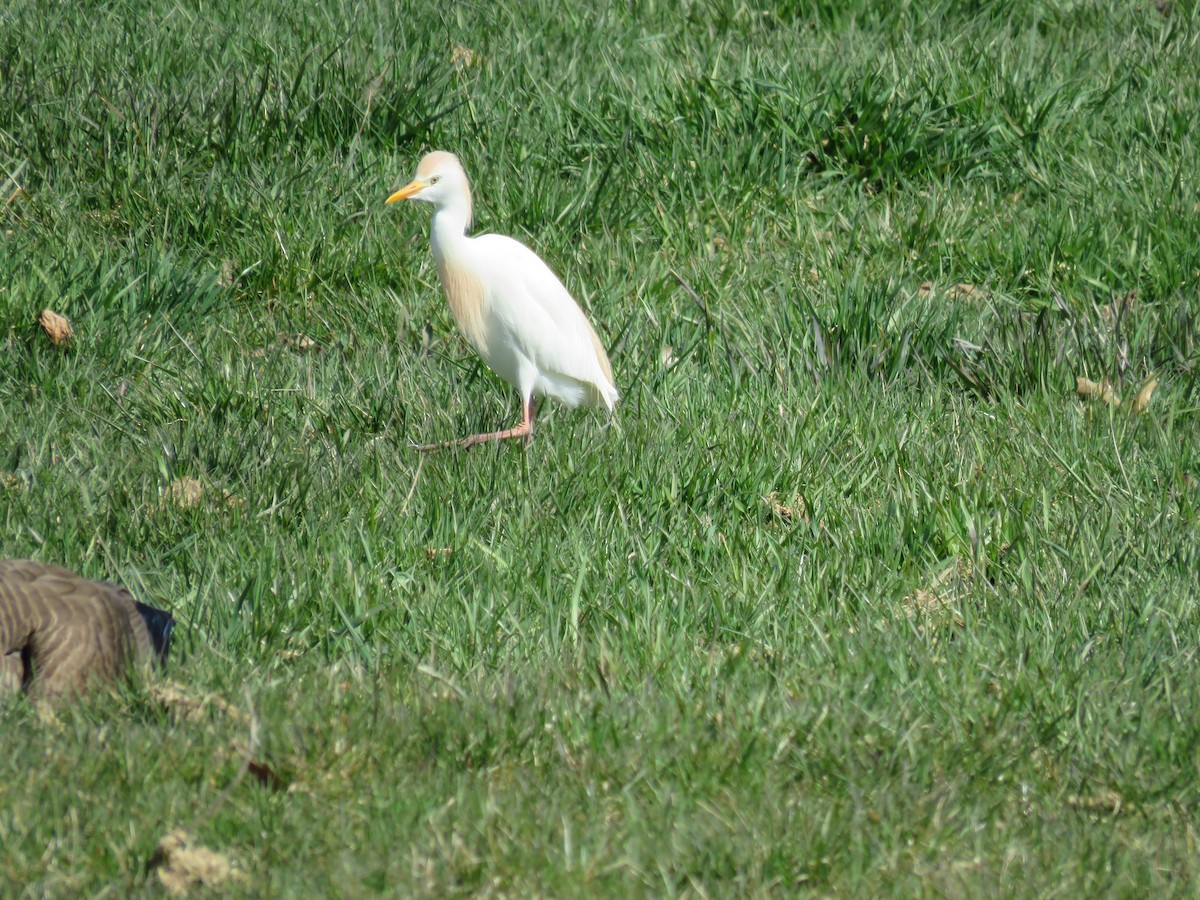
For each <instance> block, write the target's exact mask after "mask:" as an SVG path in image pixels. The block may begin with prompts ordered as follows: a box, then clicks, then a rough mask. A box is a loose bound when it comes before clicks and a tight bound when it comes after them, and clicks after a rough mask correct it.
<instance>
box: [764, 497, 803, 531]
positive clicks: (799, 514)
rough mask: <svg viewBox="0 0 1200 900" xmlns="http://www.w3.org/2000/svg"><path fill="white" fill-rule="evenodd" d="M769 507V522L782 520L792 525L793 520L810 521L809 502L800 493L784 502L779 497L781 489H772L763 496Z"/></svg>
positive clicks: (767, 514) (765, 503)
mask: <svg viewBox="0 0 1200 900" xmlns="http://www.w3.org/2000/svg"><path fill="white" fill-rule="evenodd" d="M763 504H764V505H765V506H766V508H767V512H766V516H767V521H769V522H781V523H783V524H786V525H790V524H791V523H792V522H798V521H804V522H807V521H809V515H808V503H807V502H806V501H805V499H804V498H803V497H801V496H800V495H799V494H796V495H795V496H794V497H792V499H791V500H788V501H787V502H784V501H783V500H781V499H779V491H771V492H770V493H768V494H767V495H766V496H765V497H763Z"/></svg>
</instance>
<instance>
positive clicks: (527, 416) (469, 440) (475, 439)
mask: <svg viewBox="0 0 1200 900" xmlns="http://www.w3.org/2000/svg"><path fill="white" fill-rule="evenodd" d="M536 412H537V407H536V405H535V404H534V403H533V401H532V400H531V401H529V402H525V401H522V402H521V424H520V425H515V426H513V427H512V428H505V429H504V430H503V431H488V432H485V433H483V434H473V435H471V436H470V437H465V438H459V439H458V440H455V441H442V442H441V443H438V444H413V445H412V448H413V449H414V450H421V451H423V452H424V451H429V450H447V449H449V448H450V447H462V448H463V449H464V450H466V449H468V448H470V447H474V446H475V445H476V444H485V443H487V442H488V441H506V440H508V439H509V438H515V437H523V438H525V444H526V445H528V444H529V442H530V441H531V440H533V416H534V413H536Z"/></svg>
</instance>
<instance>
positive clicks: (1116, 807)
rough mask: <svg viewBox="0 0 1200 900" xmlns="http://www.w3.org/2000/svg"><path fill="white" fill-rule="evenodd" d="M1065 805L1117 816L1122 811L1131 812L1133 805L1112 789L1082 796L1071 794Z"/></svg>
mask: <svg viewBox="0 0 1200 900" xmlns="http://www.w3.org/2000/svg"><path fill="white" fill-rule="evenodd" d="M1067 806H1070V807H1072V808H1074V809H1079V810H1084V811H1086V812H1092V813H1102V814H1105V815H1113V816H1119V815H1120V814H1121V812H1122V811H1125V812H1132V811H1133V809H1134V805H1133V804H1132V803H1128V802H1126V800H1125V798H1124V797H1122V796H1121V795H1120V794H1118V793H1117V792H1116V791H1113V790H1102V791H1100V792H1099V793H1097V794H1090V795H1088V796H1084V795H1082V794H1071V795H1070V796H1069V797H1067Z"/></svg>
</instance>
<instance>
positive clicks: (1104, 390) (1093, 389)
mask: <svg viewBox="0 0 1200 900" xmlns="http://www.w3.org/2000/svg"><path fill="white" fill-rule="evenodd" d="M1075 392H1076V393H1077V394H1079V396H1080V398H1081V399H1083V400H1099V401H1101V402H1102V403H1107V404H1108V405H1109V406H1120V405H1121V398H1120V397H1118V396H1117V392H1116V391H1114V390H1113V386H1112V382H1111V381H1109V380H1108V379H1107V378H1105V379H1104V380H1103V381H1092V380H1091V379H1090V378H1084V377H1083V376H1082V375H1079V376H1077V377H1076V378H1075Z"/></svg>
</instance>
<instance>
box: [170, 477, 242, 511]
mask: <svg viewBox="0 0 1200 900" xmlns="http://www.w3.org/2000/svg"><path fill="white" fill-rule="evenodd" d="M162 496H163V501H164V502H166V503H171V504H174V505H175V506H177V507H179V508H180V509H195V508H196V507H197V506H199V505H200V504H201V503H202V502H204V500H205V499H208V500H210V501H212V502H213V504H214V505H216V506H225V507H228V508H229V509H236V508H237V507H239V506H241V505H242V504H244V503H245V502H246V501H245V500H244V499H243V498H241V497H239V496H237V495H236V494H231V493H230V492H229V491H226V490H221V489H215V488H206V487H205V486H204V484H203V482H201V481H200V479H199V478H193V477H192V476H191V475H184V476H182V477H180V478H176V479H175V480H174V481H172V482H171V483H170V484H169V485H167V486H166V487H165V488H164V489H163V493H162Z"/></svg>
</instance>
